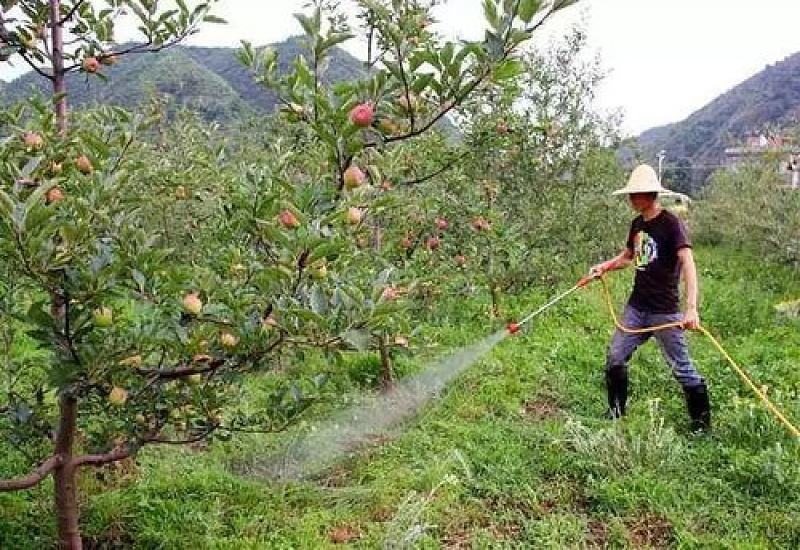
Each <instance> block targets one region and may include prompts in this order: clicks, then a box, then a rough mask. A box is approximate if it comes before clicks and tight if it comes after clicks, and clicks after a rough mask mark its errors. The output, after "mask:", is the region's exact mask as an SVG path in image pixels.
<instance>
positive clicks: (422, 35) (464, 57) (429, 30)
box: [240, 0, 575, 376]
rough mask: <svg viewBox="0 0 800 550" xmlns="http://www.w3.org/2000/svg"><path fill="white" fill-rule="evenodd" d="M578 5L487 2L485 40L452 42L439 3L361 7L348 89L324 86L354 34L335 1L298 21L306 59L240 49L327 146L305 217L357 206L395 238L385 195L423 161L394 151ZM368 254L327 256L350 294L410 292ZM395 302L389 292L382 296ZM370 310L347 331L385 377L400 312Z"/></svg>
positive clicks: (385, 1) (368, 2)
mask: <svg viewBox="0 0 800 550" xmlns="http://www.w3.org/2000/svg"><path fill="white" fill-rule="evenodd" d="M574 3H575V2H574V1H571V0H564V1H557V2H547V3H542V2H539V1H536V0H502V1H500V0H487V1H486V2H484V10H485V16H486V23H487V30H486V33H485V38H484V39H483V40H481V41H467V42H462V43H460V44H456V43H454V42H449V41H444V40H443V39H442V38H441V37H439V36H438V35H437V34H436V33H435V32H434V30H433V27H434V25H433V23H434V19H433V17H432V9H433V8H434V6H435V5H436V4H437V2H435V1H430V0H428V1H426V0H414V1H405V0H404V1H400V0H357V1H355V2H354V4H355V6H356V7H357V12H358V21H359V24H358V27H357V30H359V31H360V34H361V36H362V37H363V38H364V39H365V41H366V44H367V59H366V61H365V67H364V74H363V77H362V78H361V79H359V80H357V81H354V82H340V83H330V82H328V81H326V78H325V77H326V74H325V73H326V71H325V69H326V64H327V63H326V62H327V59H328V58H329V56H330V52H331V50H332V48H334V47H335V46H339V45H342V44H344V43H346V42H348V41H350V40H352V39H354V38H356V37H357V36H358V34H357V33H356V32H355V31H354V28H353V27H352V26H351V25H350V24H349V23H348V21H347V18H346V17H345V16H344V15H343V14H342V12H341V11H339V9H338V7H337V3H331V2H326V1H324V0H318V1H315V2H312V10H311V13H310V15H303V14H301V15H298V20H299V22H300V24H301V25H302V28H303V30H304V34H305V37H304V40H305V48H306V50H307V54H306V55H305V56H299V57H297V58H295V59H294V60H293V62H292V64H291V67H290V68H289V70H282V65H283V64H282V63H281V61H282V60H280V59H279V58H278V55H277V52H275V51H274V50H272V49H270V48H264V49H261V50H258V49H256V48H254V47H253V46H252V45H251V44H248V43H245V44H244V47H243V49H242V52H241V55H240V59H241V61H242V62H243V63H244V64H245V65H246V66H248V67H250V68H251V69H252V71H253V73H254V74H255V76H256V78H257V80H258V81H259V82H261V83H263V84H264V85H265V86H266V87H268V88H269V89H271V90H272V91H273V92H274V93H275V94H276V95H277V97H278V98H279V101H280V102H281V105H282V109H283V112H284V113H285V114H286V116H287V117H288V118H289V120H292V121H294V122H295V123H297V124H301V125H304V126H306V127H308V128H309V131H310V134H309V135H310V136H311V138H312V139H313V140H314V141H315V142H316V143H318V144H320V145H321V147H322V150H321V151H320V152H318V153H317V154H318V155H321V158H320V157H317V162H314V163H313V164H312V163H307V164H306V165H307V183H305V184H304V186H305V187H306V188H307V190H306V191H305V192H303V193H300V194H301V195H302V194H306V195H314V196H316V197H317V200H315V201H314V203H313V208H314V210H313V211H312V212H304V213H305V214H311V217H313V218H316V219H318V218H319V217H324V216H328V217H330V216H336V215H337V212H338V215H350V213H353V212H356V211H354V210H352V209H353V208H355V209H357V212H359V214H353V215H354V216H355V217H357V218H358V222H357V223H358V224H359V225H363V226H364V227H365V228H368V229H369V231H368V234H369V235H371V236H372V240H373V245H375V238H376V236H382V235H384V233H385V231H387V229H389V230H391V228H386V227H384V226H383V225H381V224H380V220H381V217H380V216H376V215H375V214H376V213H377V212H379V211H382V212H384V213H385V212H387V211H388V210H391V209H394V211H395V213H396V212H397V208H402V207H403V206H405V205H404V204H403V203H402V202H401V201H395V205H392V204H391V201H392V192H391V191H389V192H387V191H386V190H387V189H388V188H390V187H392V185H393V184H394V185H395V186H396V184H397V182H399V181H403V179H404V178H403V177H402V176H401V175H400V173H401V172H402V171H404V170H407V169H408V165H410V164H412V163H416V164H418V165H422V164H424V163H425V161H420V159H418V158H413V157H412V158H409V157H408V156H404V157H400V158H401V159H402V160H401V162H400V165H398V162H397V159H398V156H397V154H396V150H397V148H399V147H402V144H403V143H404V142H408V141H414V140H418V139H420V138H421V136H423V135H425V134H428V133H430V132H431V131H432V130H433V129H434V128H435V127H436V125H437V124H439V123H441V121H442V120H443V119H444V118H445V117H447V116H448V115H449V114H451V113H452V112H453V111H454V110H455V109H458V108H460V106H461V105H462V104H463V103H464V102H465V100H467V98H469V97H470V96H471V95H472V94H474V93H476V92H477V91H479V90H480V89H482V88H484V87H485V86H487V85H488V84H489V83H492V82H501V81H504V80H507V79H509V78H512V77H514V76H516V75H518V74H519V72H520V70H521V68H522V65H521V63H520V60H519V59H518V58H517V50H518V49H519V47H520V46H521V45H522V44H523V43H524V42H526V41H527V40H528V39H529V38H530V37H531V35H532V34H533V33H534V32H535V31H536V30H537V29H538V28H539V27H540V26H541V25H543V24H544V23H545V22H546V21H547V20H548V19H549V18H550V17H552V16H553V15H554V14H555V13H556V12H558V11H559V10H561V9H563V8H566V7H568V6H570V5H572V4H574ZM450 164H452V163H448V162H445V161H444V160H442V162H441V164H440V166H438V167H435V168H432V171H431V174H432V175H438V174H441V173H444V172H445V171H446V169H447V167H448V166H449V165H450ZM428 177H429V176H426V175H420V176H418V177H416V178H414V180H415V181H416V180H420V181H423V180H425V179H427V178H428ZM295 193H298V192H297V191H296V192H295ZM401 200H402V199H401ZM295 206H296V205H295ZM345 212H347V213H348V214H345ZM324 230H325V228H324V226H323V227H320V229H318V230H317V231H318V232H319V233H320V235H322V234H323V232H324ZM409 238H410V237H409ZM425 239H426V240H425V246H426V247H427V249H428V250H429V251H430V250H435V249H437V248H438V247H439V243H438V240H437V239H438V237H437V236H436V235H428V236H427V237H425ZM354 243H355V245H357V246H361V247H362V248H365V249H366V248H367V247H366V246H365V245H366V244H367V243H368V237H366V236H365V235H364V234H360V235H358V236H357V237H356V238H355V239H354ZM406 248H409V249H410V248H411V247H410V246H409V247H406ZM374 252H375V251H374V250H373V251H372V252H371V253H370V252H367V253H363V254H358V253H353V252H351V253H345V254H341V255H338V256H336V257H328V258H326V259H327V260H328V261H327V266H328V268H329V269H331V270H332V271H336V272H337V273H339V274H340V276H341V277H348V276H349V281H350V285H351V286H352V287H356V288H361V289H365V291H366V289H375V288H380V287H382V286H383V287H384V288H385V287H386V286H387V283H389V281H388V280H387V277H391V276H396V277H398V278H399V279H400V280H402V281H404V284H403V285H400V286H403V287H406V286H408V285H412V286H413V284H414V281H413V280H409V277H408V275H404V274H403V272H402V271H401V270H398V269H397V266H394V265H393V264H391V262H388V261H387V259H386V257H385V256H384V255H381V254H376V253H374ZM393 274H394V275H393ZM376 275H377V278H376ZM394 286H398V285H394ZM390 288H393V287H392V286H391V285H390ZM382 292H383V291H382ZM401 293H402V290H401ZM397 294H398V293H397V291H396V289H394V290H389V291H388V294H385V295H390V296H396V295H397ZM367 313H369V312H367ZM372 313H373V315H372V316H371V318H370V319H369V320H367V321H365V324H364V327H363V329H362V330H361V331H360V332H357V333H353V334H358V335H359V337H358V338H357V341H358V342H359V343H360V344H361V345H359V346H358V347H359V349H367V348H369V349H375V348H376V347H377V348H378V349H380V350H381V357H382V358H383V369H384V372H386V373H387V376H388V373H390V369H389V368H388V365H387V358H389V357H390V353H387V350H386V349H385V348H386V347H387V346H388V345H390V344H389V343H390V342H392V341H393V340H392V338H391V337H390V336H391V332H392V331H393V330H394V329H393V328H390V327H389V326H388V325H389V324H392V323H394V322H395V319H396V316H392V315H383V314H382V311H381V312H379V311H378V310H373V311H372ZM401 342H403V341H402V340H401Z"/></svg>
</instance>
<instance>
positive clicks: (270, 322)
mask: <svg viewBox="0 0 800 550" xmlns="http://www.w3.org/2000/svg"><path fill="white" fill-rule="evenodd" d="M277 326H278V321H276V320H275V317H273V316H272V315H270V316H268V317H264V318H263V319H261V329H262V330H272V329H273V328H275V327H277Z"/></svg>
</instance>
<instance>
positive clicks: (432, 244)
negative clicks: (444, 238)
mask: <svg viewBox="0 0 800 550" xmlns="http://www.w3.org/2000/svg"><path fill="white" fill-rule="evenodd" d="M440 244H441V242H440V241H439V237H428V238H427V239H426V240H425V248H427V249H428V250H436V249H437V248H439V245H440Z"/></svg>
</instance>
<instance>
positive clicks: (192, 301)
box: [183, 292, 203, 315]
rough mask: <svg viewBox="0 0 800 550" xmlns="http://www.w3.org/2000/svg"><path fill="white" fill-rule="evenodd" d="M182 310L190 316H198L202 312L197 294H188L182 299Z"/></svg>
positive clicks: (201, 302)
mask: <svg viewBox="0 0 800 550" xmlns="http://www.w3.org/2000/svg"><path fill="white" fill-rule="evenodd" d="M183 308H184V309H185V310H186V311H187V312H188V313H190V314H192V315H200V313H201V312H202V311H203V301H202V300H201V299H200V296H198V293H197V292H190V293H189V294H187V295H186V296H184V297H183Z"/></svg>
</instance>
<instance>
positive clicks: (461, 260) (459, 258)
mask: <svg viewBox="0 0 800 550" xmlns="http://www.w3.org/2000/svg"><path fill="white" fill-rule="evenodd" d="M453 261H454V262H455V264H456V265H457V266H462V265H464V264H466V263H467V257H466V256H464V255H463V254H456V255H455V256H453Z"/></svg>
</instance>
